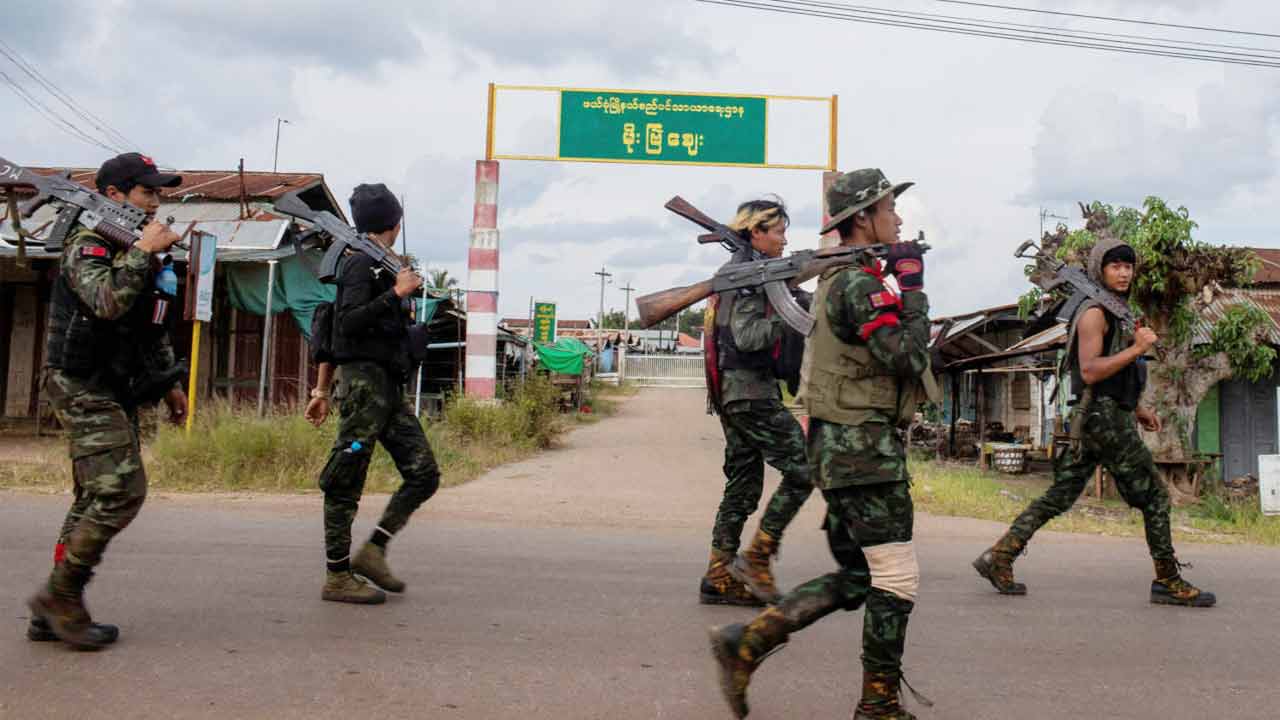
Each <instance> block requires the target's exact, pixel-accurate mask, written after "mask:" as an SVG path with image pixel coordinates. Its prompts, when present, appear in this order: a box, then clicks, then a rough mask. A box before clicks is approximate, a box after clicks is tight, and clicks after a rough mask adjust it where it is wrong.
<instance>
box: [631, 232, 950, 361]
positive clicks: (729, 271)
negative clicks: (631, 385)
mask: <svg viewBox="0 0 1280 720" xmlns="http://www.w3.org/2000/svg"><path fill="white" fill-rule="evenodd" d="M914 242H915V243H916V244H917V245H918V246H919V248H920V252H921V253H925V252H928V251H929V246H928V245H926V244H925V242H924V232H923V231H921V233H920V237H919V238H917V239H916V240H915V241H914ZM889 247H890V246H889V245H857V246H853V245H841V246H838V247H830V248H822V249H820V250H800V251H797V252H794V253H791V254H790V255H788V256H786V257H780V258H770V259H765V260H754V261H751V262H744V263H733V264H730V265H725V266H724V267H723V268H720V270H719V272H717V273H716V274H715V275H714V276H712V277H711V279H709V280H703V281H702V282H700V283H694V284H693V285H686V286H684V287H675V288H671V289H669V290H662V291H660V292H656V293H649V294H648V295H642V296H640V297H638V298H636V309H637V311H639V313H640V324H641V325H642V326H644V327H652V326H653V325H656V324H657V323H660V322H662V321H663V320H666V319H667V318H669V317H671V316H672V315H675V314H676V313H678V312H680V311H681V310H683V309H685V308H687V307H689V306H690V305H693V304H694V303H696V302H699V301H700V300H703V299H705V298H707V297H710V296H711V295H713V294H715V293H721V292H726V291H728V290H737V289H740V288H754V287H763V288H764V292H765V296H766V297H768V298H769V303H770V304H771V305H772V306H773V309H774V310H775V311H777V313H778V315H779V316H780V317H781V318H782V319H783V321H784V322H786V323H787V325H790V326H791V328H792V329H794V330H795V331H796V332H798V333H800V334H801V335H803V336H805V337H808V335H809V333H810V332H811V331H812V330H813V315H811V314H810V313H809V311H807V310H805V309H804V308H802V307H800V304H799V303H797V302H796V299H795V298H794V297H792V295H791V291H790V288H792V287H795V286H796V285H799V284H800V283H802V282H804V281H806V280H809V279H811V278H815V277H817V276H819V275H821V274H822V273H824V272H826V271H827V270H829V269H832V268H837V267H842V266H845V265H853V264H855V263H861V262H865V261H866V259H867V258H880V257H884V256H885V255H887V254H888V252H889Z"/></svg>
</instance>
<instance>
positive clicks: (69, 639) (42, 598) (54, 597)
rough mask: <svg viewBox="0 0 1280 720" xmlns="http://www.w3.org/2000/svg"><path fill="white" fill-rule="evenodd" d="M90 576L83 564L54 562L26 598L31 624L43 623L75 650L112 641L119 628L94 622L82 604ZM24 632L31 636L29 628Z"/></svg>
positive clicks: (94, 647) (97, 647)
mask: <svg viewBox="0 0 1280 720" xmlns="http://www.w3.org/2000/svg"><path fill="white" fill-rule="evenodd" d="M92 577H93V570H91V569H89V568H86V567H82V566H79V565H71V564H69V563H66V562H63V563H60V564H58V565H57V566H55V567H54V569H53V572H52V573H51V574H50V575H49V582H48V583H46V584H45V587H44V588H43V589H41V590H40V592H38V593H36V594H35V596H33V597H32V598H31V599H30V600H28V601H27V607H29V608H30V609H31V620H32V625H35V624H36V623H37V622H39V623H43V625H44V626H45V627H46V628H48V630H49V631H50V632H52V633H53V635H54V636H55V637H56V638H57V639H59V640H61V641H63V642H65V643H67V644H68V645H70V646H71V647H74V648H76V649H77V650H99V649H101V648H104V647H106V646H107V645H110V644H111V643H113V642H115V640H116V638H117V637H118V636H119V630H118V629H115V628H114V627H113V626H109V625H98V624H96V623H94V622H93V618H91V617H90V616H89V609H88V608H86V607H85V606H84V587H85V585H87V584H88V583H89V580H90V579H91V578H92ZM108 628H110V629H108ZM111 630H115V632H114V633H112V632H111ZM27 632H28V636H30V632H31V630H30V628H28V631H27Z"/></svg>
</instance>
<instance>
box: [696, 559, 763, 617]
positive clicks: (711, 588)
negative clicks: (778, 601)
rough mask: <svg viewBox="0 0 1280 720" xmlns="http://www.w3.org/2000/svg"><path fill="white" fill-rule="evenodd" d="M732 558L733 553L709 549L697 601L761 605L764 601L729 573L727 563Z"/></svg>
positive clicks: (748, 605)
mask: <svg viewBox="0 0 1280 720" xmlns="http://www.w3.org/2000/svg"><path fill="white" fill-rule="evenodd" d="M733 558H734V553H730V552H725V551H723V550H714V549H713V550H712V551H711V562H710V564H709V565H708V566H707V574H706V575H703V576H702V582H701V584H700V586H699V588H698V596H699V597H698V601H699V602H701V603H702V604H703V605H744V606H746V607H761V606H763V605H764V602H762V601H761V600H759V599H757V598H756V596H755V595H752V594H751V591H750V590H748V589H747V586H746V585H743V584H742V583H740V582H738V581H737V580H735V579H734V577H733V576H732V575H730V574H729V563H731V562H733Z"/></svg>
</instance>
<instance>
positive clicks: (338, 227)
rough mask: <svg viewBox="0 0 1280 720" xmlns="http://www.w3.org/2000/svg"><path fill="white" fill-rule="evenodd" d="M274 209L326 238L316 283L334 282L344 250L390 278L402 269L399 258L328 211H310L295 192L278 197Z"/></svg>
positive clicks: (402, 264)
mask: <svg viewBox="0 0 1280 720" xmlns="http://www.w3.org/2000/svg"><path fill="white" fill-rule="evenodd" d="M274 207H275V209H276V210H277V211H278V212H281V213H283V214H285V215H289V216H291V217H295V218H299V219H302V220H306V221H307V222H308V223H311V225H312V226H313V227H315V229H317V230H319V231H320V233H322V234H324V235H328V236H329V238H330V243H329V249H328V250H326V251H325V254H324V259H323V260H321V261H320V270H319V271H318V272H317V273H316V275H317V276H318V277H319V278H320V282H323V283H335V282H337V281H338V264H339V263H341V262H342V256H343V254H344V253H345V252H346V250H347V248H350V249H352V250H356V251H359V252H362V253H364V254H365V255H368V256H369V257H371V258H373V259H374V260H375V261H377V263H378V265H380V266H381V267H382V268H383V269H385V270H386V271H388V272H390V273H391V274H392V275H395V274H396V273H398V272H400V271H401V270H402V269H404V267H405V264H404V263H403V262H402V261H401V260H400V256H398V255H396V254H395V253H394V252H392V251H391V250H389V249H387V248H385V247H383V246H381V245H379V244H378V243H376V242H374V241H373V240H370V239H369V236H368V235H366V234H365V233H361V232H357V231H356V229H355V228H353V227H351V226H350V225H348V224H346V223H345V222H343V221H342V220H341V219H340V218H338V216H337V215H334V214H333V213H331V212H329V211H328V210H312V209H311V207H310V206H309V205H307V204H306V203H305V202H303V201H302V198H300V197H298V193H297V191H294V192H291V193H288V194H285V195H282V196H280V199H278V200H276V202H275V206H274Z"/></svg>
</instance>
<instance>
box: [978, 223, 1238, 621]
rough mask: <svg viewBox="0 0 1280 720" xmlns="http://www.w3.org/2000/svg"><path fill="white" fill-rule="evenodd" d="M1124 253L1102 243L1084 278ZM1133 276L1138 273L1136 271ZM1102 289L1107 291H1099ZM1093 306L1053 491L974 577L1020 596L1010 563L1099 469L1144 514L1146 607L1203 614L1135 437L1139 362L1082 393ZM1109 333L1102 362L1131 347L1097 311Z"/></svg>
mask: <svg viewBox="0 0 1280 720" xmlns="http://www.w3.org/2000/svg"><path fill="white" fill-rule="evenodd" d="M1122 246H1124V243H1122V242H1121V241H1119V240H1117V239H1115V238H1111V237H1106V236H1104V237H1103V238H1102V239H1100V240H1099V241H1098V243H1097V244H1096V245H1095V246H1094V248H1093V250H1092V251H1091V252H1090V257H1089V266H1088V271H1089V275H1090V277H1091V278H1092V279H1093V281H1094V282H1096V283H1098V284H1099V285H1103V277H1102V262H1103V258H1104V257H1105V255H1106V253H1107V252H1108V251H1110V250H1112V249H1115V248H1117V247H1122ZM1135 270H1136V268H1135ZM1104 287H1105V285H1104ZM1090 307H1094V305H1093V304H1092V303H1086V304H1084V305H1082V306H1081V307H1080V308H1079V309H1078V310H1077V311H1076V314H1075V316H1074V317H1073V318H1072V322H1071V329H1070V332H1069V336H1068V337H1069V340H1068V344H1067V360H1066V363H1065V365H1066V368H1067V369H1068V370H1069V371H1070V372H1071V374H1072V385H1073V387H1075V388H1077V389H1080V390H1081V394H1080V397H1079V398H1077V401H1076V406H1075V408H1074V409H1073V410H1072V412H1071V416H1070V419H1069V420H1070V426H1071V430H1072V433H1071V434H1072V438H1073V442H1072V444H1071V447H1070V448H1069V449H1068V450H1067V451H1066V452H1064V453H1062V454H1061V455H1059V456H1058V457H1057V458H1056V459H1055V460H1054V463H1053V485H1052V486H1051V487H1050V488H1049V489H1048V490H1047V491H1046V492H1045V493H1044V495H1042V496H1040V497H1039V498H1037V499H1036V500H1035V501H1033V502H1032V503H1031V505H1030V506H1028V507H1027V509H1026V510H1023V511H1022V514H1020V515H1018V517H1017V518H1016V519H1015V520H1014V521H1013V524H1012V525H1011V526H1010V527H1009V530H1008V532H1006V533H1005V535H1004V536H1003V537H1001V538H1000V539H999V540H997V541H996V543H995V544H994V545H993V546H991V547H990V548H989V549H988V550H987V551H986V552H984V553H983V554H982V555H980V556H978V558H977V559H976V560H974V562H973V566H974V568H975V569H976V570H977V571H978V574H980V575H982V576H983V577H985V578H986V579H987V580H989V581H990V582H991V584H992V585H993V586H994V587H995V588H996V590H997V591H999V592H1000V593H1002V594H1005V595H1023V594H1026V592H1027V587H1026V585H1024V584H1022V583H1019V582H1016V581H1015V580H1014V577H1013V561H1014V559H1015V558H1016V557H1017V556H1018V555H1019V554H1021V553H1022V552H1023V550H1025V549H1026V546H1027V543H1028V542H1029V541H1030V540H1031V537H1032V535H1034V534H1035V532H1036V531H1037V530H1039V529H1040V528H1041V527H1043V526H1044V525H1045V523H1047V522H1049V521H1050V520H1052V519H1053V518H1055V517H1057V516H1058V515H1061V514H1062V513H1065V512H1066V511H1068V510H1070V509H1071V506H1072V505H1073V504H1074V503H1075V501H1076V499H1077V498H1079V497H1080V494H1081V493H1082V492H1083V491H1084V488H1085V486H1086V484H1087V483H1088V482H1089V479H1090V478H1091V477H1092V476H1093V473H1094V470H1095V469H1096V468H1097V467H1098V465H1102V466H1103V467H1104V468H1106V470H1107V472H1109V473H1111V476H1112V477H1114V478H1115V481H1116V487H1117V488H1118V489H1119V491H1120V495H1121V497H1123V498H1124V500H1125V502H1127V503H1128V504H1129V506H1130V507H1133V508H1136V509H1138V510H1140V511H1141V512H1142V519H1143V524H1144V527H1145V529H1146V538H1147V547H1148V549H1149V550H1150V552H1151V558H1152V560H1153V562H1154V564H1155V571H1156V578H1155V580H1154V581H1152V584H1151V601H1152V602H1154V603H1158V604H1169V605H1191V606H1198V607H1208V606H1210V605H1213V604H1214V603H1215V602H1216V598H1215V597H1214V595H1213V593H1209V592H1203V591H1201V590H1200V589H1199V588H1196V587H1195V586H1194V585H1192V584H1191V583H1189V582H1187V581H1185V580H1183V579H1182V577H1181V574H1180V572H1179V567H1180V564H1179V563H1178V560H1177V558H1176V557H1175V556H1174V551H1173V539H1172V531H1171V528H1170V521H1169V510H1170V508H1169V493H1168V491H1167V490H1165V487H1164V484H1163V483H1162V482H1161V481H1160V478H1159V475H1158V474H1157V472H1156V467H1155V463H1154V462H1153V460H1152V457H1151V451H1150V450H1149V449H1147V446H1146V444H1145V443H1144V442H1143V441H1142V436H1141V435H1139V434H1138V428H1137V423H1136V422H1135V414H1134V411H1135V409H1136V408H1137V404H1138V399H1139V397H1140V396H1141V394H1142V386H1143V384H1144V379H1143V378H1142V377H1141V374H1140V372H1139V371H1138V368H1137V367H1136V365H1137V361H1135V363H1134V364H1130V365H1129V366H1126V367H1125V368H1123V369H1122V370H1121V371H1120V372H1118V373H1116V374H1115V375H1112V376H1111V377H1109V378H1107V379H1105V380H1101V381H1098V382H1097V383H1095V384H1094V385H1092V386H1086V385H1085V383H1084V380H1083V377H1082V375H1081V371H1080V361H1079V357H1078V352H1079V350H1078V347H1079V345H1078V341H1077V327H1078V323H1079V320H1080V318H1081V317H1082V316H1083V314H1084V312H1085V311H1086V310H1088V309H1089V308H1090ZM1103 312H1104V314H1106V318H1107V327H1108V330H1107V332H1106V334H1105V335H1104V337H1103V347H1102V355H1103V356H1104V357H1105V356H1111V355H1115V354H1118V353H1120V352H1122V351H1123V350H1124V349H1126V348H1128V347H1129V346H1131V345H1132V344H1133V337H1132V335H1130V334H1128V333H1125V332H1124V331H1123V330H1122V328H1121V327H1120V322H1119V320H1118V319H1117V318H1115V317H1112V316H1111V315H1110V314H1109V313H1107V312H1106V310H1103Z"/></svg>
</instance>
